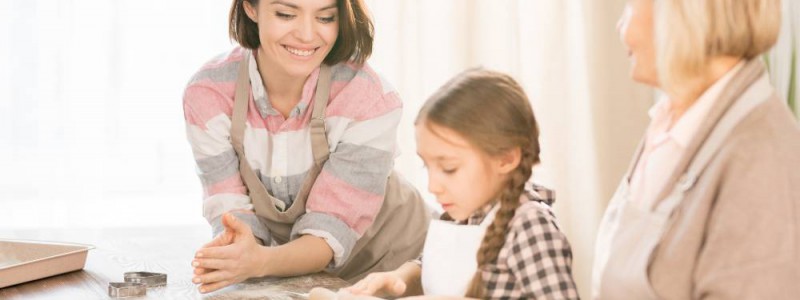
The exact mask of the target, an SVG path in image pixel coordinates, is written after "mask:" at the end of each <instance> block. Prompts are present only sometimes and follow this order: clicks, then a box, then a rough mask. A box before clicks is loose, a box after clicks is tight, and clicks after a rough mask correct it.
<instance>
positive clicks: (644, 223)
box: [592, 62, 769, 300]
mask: <svg viewBox="0 0 800 300" xmlns="http://www.w3.org/2000/svg"><path fill="white" fill-rule="evenodd" d="M763 71H764V69H763V66H762V65H761V64H759V63H753V62H751V63H748V64H747V65H745V67H744V68H743V69H742V70H740V71H739V73H738V74H736V76H735V77H734V78H733V79H732V80H731V82H730V83H729V84H728V86H729V87H731V88H728V89H727V90H726V91H725V92H724V94H723V95H722V96H721V98H720V100H721V101H720V102H721V103H720V104H718V105H719V106H721V107H722V109H721V111H719V112H718V114H719V115H722V116H721V117H720V118H719V119H718V120H719V122H717V124H716V125H715V126H714V125H711V126H713V128H712V129H710V130H708V131H703V130H699V131H698V134H700V133H701V132H709V131H710V133H709V134H708V136H707V138H706V139H705V141H702V140H698V143H702V144H701V145H696V146H697V147H696V148H694V149H698V148H699V150H698V151H697V152H695V153H696V155H694V156H693V157H689V158H686V159H685V164H684V168H680V167H681V164H679V169H677V170H676V172H674V174H673V176H672V177H671V179H670V180H669V181H668V182H669V184H668V185H667V186H666V187H665V188H664V189H663V190H662V192H661V193H660V197H658V199H661V201H657V202H655V204H654V205H653V207H645V205H644V204H643V203H646V202H647V201H641V199H631V198H630V191H629V178H630V176H631V174H632V172H633V170H635V168H636V164H637V163H638V160H639V157H640V156H641V153H642V151H643V148H644V147H643V146H644V145H643V144H644V142H642V143H641V144H640V145H639V150H637V152H636V153H637V154H636V159H635V160H634V162H633V163H632V164H631V166H630V167H629V169H628V172H627V174H626V175H625V177H624V178H623V180H622V182H621V183H620V185H619V188H618V189H617V191H616V193H615V194H614V197H613V198H612V200H611V202H610V203H609V205H608V208H607V209H606V212H605V215H604V216H603V220H602V222H601V224H600V229H599V231H598V234H597V241H596V245H595V258H594V267H593V268H592V269H593V274H592V275H593V276H592V277H593V282H592V298H593V299H636V300H644V299H658V295H657V294H656V293H655V291H654V290H653V288H652V286H651V285H650V280H649V274H648V266H649V265H650V261H651V255H652V253H653V251H654V249H655V248H656V247H657V246H658V244H659V241H660V240H661V237H662V235H663V234H664V232H665V231H666V230H667V228H668V227H669V226H670V216H671V215H672V213H673V211H674V210H675V209H676V207H677V206H678V205H679V204H680V203H681V201H682V200H683V198H684V195H685V193H686V192H687V191H689V190H690V189H691V188H692V187H693V186H694V183H695V182H696V181H697V178H698V177H699V176H700V175H701V174H702V172H703V170H704V169H705V167H706V166H707V165H708V163H709V162H710V161H711V159H712V158H713V157H714V155H715V154H716V153H717V152H718V150H719V149H720V148H721V146H722V144H723V142H724V140H725V138H727V137H728V135H729V134H730V132H731V131H732V130H733V128H734V127H735V126H736V125H738V124H739V122H740V121H741V120H742V119H743V118H744V117H745V116H747V114H748V113H749V112H750V111H752V109H753V108H754V107H756V106H757V105H759V104H761V103H763V102H764V101H765V100H767V99H768V97H764V96H763V95H761V96H759V95H754V94H750V93H747V92H745V89H748V88H750V86H751V85H764V84H766V85H769V81H768V78H767V77H766V75H763V74H764V72H763ZM754 82H755V83H754ZM753 90H758V89H750V90H749V91H753ZM743 92H744V94H742V93H743ZM738 95H741V97H738ZM737 99H738V101H736V102H735V103H733V102H734V101H735V100H737ZM731 103H733V104H731ZM710 117H711V118H714V117H715V116H714V114H713V113H712V114H710ZM689 149H692V148H689Z"/></svg>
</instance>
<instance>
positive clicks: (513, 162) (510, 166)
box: [497, 147, 522, 175]
mask: <svg viewBox="0 0 800 300" xmlns="http://www.w3.org/2000/svg"><path fill="white" fill-rule="evenodd" d="M520 160H522V149H520V148H519V147H514V148H513V149H511V150H508V151H506V153H503V154H501V155H500V156H499V157H497V163H498V164H499V165H498V167H499V168H498V171H499V172H500V174H503V175H505V174H508V173H510V172H511V171H513V170H514V169H516V168H517V166H519V162H520Z"/></svg>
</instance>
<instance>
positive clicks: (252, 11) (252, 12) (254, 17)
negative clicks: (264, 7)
mask: <svg viewBox="0 0 800 300" xmlns="http://www.w3.org/2000/svg"><path fill="white" fill-rule="evenodd" d="M243 2H244V3H243V4H244V13H245V14H247V17H248V18H250V20H251V21H253V22H254V23H258V8H257V7H255V6H253V3H252V2H250V1H248V0H244V1H243Z"/></svg>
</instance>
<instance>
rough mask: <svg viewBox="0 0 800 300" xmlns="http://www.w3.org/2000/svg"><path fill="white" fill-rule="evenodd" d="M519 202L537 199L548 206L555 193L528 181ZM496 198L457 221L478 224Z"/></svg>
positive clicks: (554, 200) (495, 202)
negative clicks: (464, 218)
mask: <svg viewBox="0 0 800 300" xmlns="http://www.w3.org/2000/svg"><path fill="white" fill-rule="evenodd" d="M519 201H520V202H526V201H539V202H543V203H544V204H547V205H548V206H552V205H553V203H554V202H556V193H555V191H553V190H550V189H547V188H545V187H543V186H540V185H538V184H535V183H532V182H528V183H526V184H525V190H524V191H523V192H522V196H520V200H519ZM498 202H499V201H498V200H494V201H491V202H489V203H488V204H486V205H484V206H483V207H481V208H479V209H478V210H477V211H476V212H474V213H473V214H472V215H470V216H469V218H467V219H466V220H464V221H461V222H458V223H459V224H466V225H478V224H480V223H481V222H483V219H485V218H486V215H488V214H489V212H490V211H492V209H493V208H494V207H495V206H496V205H497V204H498Z"/></svg>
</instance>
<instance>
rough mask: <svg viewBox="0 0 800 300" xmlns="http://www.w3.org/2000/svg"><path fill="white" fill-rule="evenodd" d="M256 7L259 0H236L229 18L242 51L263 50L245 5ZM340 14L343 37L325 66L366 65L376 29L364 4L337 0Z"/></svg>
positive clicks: (337, 40)
mask: <svg viewBox="0 0 800 300" xmlns="http://www.w3.org/2000/svg"><path fill="white" fill-rule="evenodd" d="M245 1H247V2H250V4H251V5H253V6H254V7H257V6H258V3H259V2H260V1H259V0H233V3H232V4H231V11H230V16H229V18H228V34H229V35H230V38H231V39H232V40H234V41H236V42H237V43H239V45H242V47H245V48H248V49H256V48H258V47H259V46H261V41H260V40H259V38H258V24H257V23H256V22H253V20H250V18H249V17H247V14H246V13H245V10H244V2H245ZM336 7H337V10H338V11H339V16H338V21H339V36H338V38H337V39H336V43H334V44H333V48H332V49H331V52H330V53H328V56H326V57H325V60H324V63H325V64H328V65H335V64H337V63H340V62H344V61H353V62H355V63H357V64H359V65H360V64H363V63H364V62H365V61H367V59H368V58H369V56H370V55H371V54H372V42H373V39H374V36H375V28H374V26H373V25H372V20H371V19H370V16H369V14H368V13H367V9H366V5H365V4H364V1H363V0H336Z"/></svg>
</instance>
